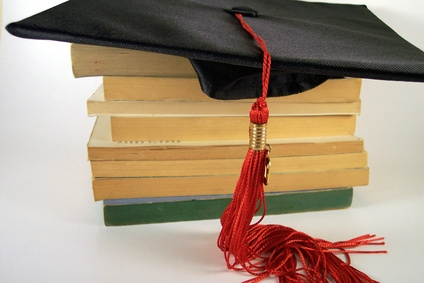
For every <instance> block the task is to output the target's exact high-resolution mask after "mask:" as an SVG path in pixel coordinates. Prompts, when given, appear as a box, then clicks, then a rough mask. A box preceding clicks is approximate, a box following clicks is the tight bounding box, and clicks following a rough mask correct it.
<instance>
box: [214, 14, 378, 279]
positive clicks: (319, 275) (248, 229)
mask: <svg viewBox="0 0 424 283" xmlns="http://www.w3.org/2000/svg"><path fill="white" fill-rule="evenodd" d="M237 11H239V9H238V10H237ZM234 15H235V16H236V17H237V18H238V20H239V21H240V23H241V25H242V26H243V28H244V29H245V30H246V31H247V32H248V33H249V34H250V35H251V36H252V37H253V38H254V39H255V41H256V42H257V43H258V45H259V46H260V48H261V49H262V52H263V73H262V95H261V97H259V98H258V99H257V101H256V102H255V103H254V104H253V105H252V108H251V111H250V122H251V125H250V129H249V137H250V142H249V149H248V152H247V155H246V158H245V160H244V163H243V165H242V169H241V172H240V178H239V180H238V182H237V184H236V188H235V190H234V196H233V199H232V201H231V203H230V204H229V205H228V207H227V208H226V209H225V211H224V212H223V214H222V216H221V225H222V230H221V233H220V235H219V238H218V247H219V248H220V249H221V250H222V251H223V253H224V258H225V261H226V263H227V267H228V268H229V269H233V270H245V271H247V272H248V273H250V274H252V275H253V276H255V277H254V278H252V279H250V280H247V281H245V282H249V283H254V282H259V281H261V280H263V279H265V278H266V277H268V276H271V275H273V276H276V277H277V278H278V280H279V282H288V283H302V282H317V283H326V282H336V283H375V282H377V281H374V280H373V279H371V278H370V277H368V276H367V275H366V274H364V273H363V272H361V271H359V270H357V269H355V268H354V267H353V266H351V265H350V257H349V254H352V253H386V251H371V252H370V251H357V250H350V249H351V248H355V247H358V246H364V245H383V244H384V242H383V238H377V237H376V236H375V235H364V236H361V237H357V238H354V239H351V240H348V241H341V242H334V243H333V242H329V241H325V240H322V239H316V238H312V237H311V236H309V235H307V234H305V233H302V232H298V231H296V230H294V229H292V228H289V227H285V226H281V225H263V224H260V222H261V221H262V220H263V218H264V216H265V214H266V202H265V194H264V184H266V183H267V181H268V176H269V175H268V174H269V164H270V163H269V156H268V155H269V149H270V148H269V147H267V145H266V123H267V121H268V117H269V111H268V107H267V104H266V96H267V91H268V82H269V75H270V70H271V57H270V55H269V53H268V51H267V49H266V45H265V42H264V41H263V40H262V39H261V38H260V37H259V36H258V35H256V34H255V32H254V31H253V30H252V29H251V28H250V26H248V25H247V23H246V22H245V21H244V19H243V16H242V14H240V13H238V12H237V13H235V14H234ZM249 16H252V14H249ZM261 209H262V216H261V217H260V219H259V220H258V221H257V222H256V223H253V224H251V221H252V219H253V217H254V216H255V214H256V213H258V212H259V211H260V210H261ZM337 254H342V255H344V258H345V261H343V260H342V259H341V258H339V257H338V256H337Z"/></svg>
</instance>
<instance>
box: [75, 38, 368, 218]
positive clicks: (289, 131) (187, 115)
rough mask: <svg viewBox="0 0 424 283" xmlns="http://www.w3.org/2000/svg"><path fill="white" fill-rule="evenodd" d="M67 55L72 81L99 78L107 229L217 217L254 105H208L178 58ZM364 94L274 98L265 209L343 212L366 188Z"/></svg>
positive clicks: (352, 87) (95, 164) (100, 186)
mask: <svg viewBox="0 0 424 283" xmlns="http://www.w3.org/2000/svg"><path fill="white" fill-rule="evenodd" d="M71 55H72V56H71V58H72V65H73V72H74V75H75V76H76V77H87V76H101V77H103V84H102V85H101V86H100V87H99V89H98V90H97V91H96V92H95V93H94V94H93V95H92V96H91V97H90V98H89V99H88V101H87V108H88V114H89V115H90V116H97V120H96V123H95V125H94V128H93V132H92V135H91V137H90V140H89V142H88V158H89V160H90V164H91V171H92V176H93V182H92V189H93V192H94V198H95V200H96V201H103V203H104V206H103V215H104V221H105V225H108V226H118V225H130V224H142V223H158V222H173V221H188V220H200V219H214V218H219V217H220V216H221V214H222V212H223V211H224V209H225V207H226V206H227V205H228V203H229V202H230V200H231V198H232V193H233V190H234V188H235V185H236V183H237V180H238V177H239V174H240V169H241V166H242V163H243V160H244V157H245V155H246V153H247V149H248V127H249V117H248V114H249V110H250V107H251V105H252V103H253V102H254V100H252V99H250V100H249V99H246V100H236V101H219V100H214V99H211V98H209V97H208V96H206V95H205V94H203V93H202V91H201V89H200V86H199V83H198V80H197V76H196V74H195V72H194V70H193V68H192V67H191V65H190V63H189V61H188V60H187V59H186V58H182V57H176V56H169V55H163V54H156V53H149V52H143V51H133V50H127V49H119V48H110V47H100V46H88V45H79V44H73V45H72V47H71ZM360 89H361V80H360V79H352V78H341V79H331V80H328V81H326V82H325V83H323V84H321V85H320V86H318V87H316V88H314V89H312V90H309V91H305V92H303V93H300V94H297V95H292V96H286V97H278V98H268V99H267V100H268V107H269V110H270V118H269V123H268V134H267V141H268V143H269V144H270V145H271V146H272V151H271V153H270V156H271V162H272V166H271V181H270V184H269V185H268V186H266V187H265V191H266V198H267V214H281V213H291V212H302V211H317V210H328V209H340V208H346V207H349V206H350V205H351V202H352V194H353V187H354V186H363V185H367V184H368V181H369V170H368V160H367V153H366V151H365V150H364V142H363V140H362V139H361V138H358V137H356V136H355V127H356V116H357V115H358V114H359V113H360Z"/></svg>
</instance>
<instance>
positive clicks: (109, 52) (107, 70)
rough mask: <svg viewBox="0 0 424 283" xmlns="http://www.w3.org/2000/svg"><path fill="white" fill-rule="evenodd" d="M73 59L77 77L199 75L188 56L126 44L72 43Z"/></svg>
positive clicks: (74, 71) (73, 69)
mask: <svg viewBox="0 0 424 283" xmlns="http://www.w3.org/2000/svg"><path fill="white" fill-rule="evenodd" d="M71 63H72V71H73V74H74V76H75V77H76V78H80V77H90V76H148V77H183V78H184V77H189V78H190V77H191V78H193V77H197V75H196V73H195V71H194V69H193V67H192V66H191V64H190V62H189V60H188V59H187V58H184V57H180V56H172V55H166V54H160V53H155V52H147V51H138V50H131V49H126V48H115V47H104V46H94V45H85V44H71Z"/></svg>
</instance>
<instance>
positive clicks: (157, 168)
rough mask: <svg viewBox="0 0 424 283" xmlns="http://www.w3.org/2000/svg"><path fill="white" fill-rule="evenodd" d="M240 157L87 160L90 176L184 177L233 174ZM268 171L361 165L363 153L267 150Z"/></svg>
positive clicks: (297, 170)
mask: <svg viewBox="0 0 424 283" xmlns="http://www.w3.org/2000/svg"><path fill="white" fill-rule="evenodd" d="M243 161H244V159H243V158H237V159H235V158H234V159H228V158H226V159H205V160H203V159H197V160H147V161H146V160H142V161H140V160H119V161H117V160H101V161H93V160H92V161H90V165H91V171H92V175H93V177H186V176H207V175H236V174H238V173H239V172H240V167H241V165H242V164H243ZM271 162H272V167H271V168H272V172H273V173H274V174H278V173H292V172H294V173H296V172H301V171H326V170H339V169H347V168H364V167H366V166H367V164H368V160H367V153H366V152H365V151H364V152H359V153H343V154H325V155H312V156H307V155H304V156H290V157H275V156H272V153H271Z"/></svg>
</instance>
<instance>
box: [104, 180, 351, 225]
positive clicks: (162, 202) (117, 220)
mask: <svg viewBox="0 0 424 283" xmlns="http://www.w3.org/2000/svg"><path fill="white" fill-rule="evenodd" d="M352 197H353V188H335V189H320V190H308V191H295V192H279V193H268V194H266V204H267V215H272V214H284V213H295V212H307V211H322V210H332V209H342V208H348V207H349V206H350V205H351V204H352ZM231 198H232V195H211V196H191V197H190V196H188V197H170V198H164V197H159V198H138V199H116V200H105V201H103V216H104V223H105V225H106V226H122V225H135V224H148V223H164V222H177V221H193V220H205V219H218V218H220V217H221V214H222V212H223V211H224V209H225V208H226V207H227V205H228V204H229V203H230V201H231ZM259 213H261V212H259Z"/></svg>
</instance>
